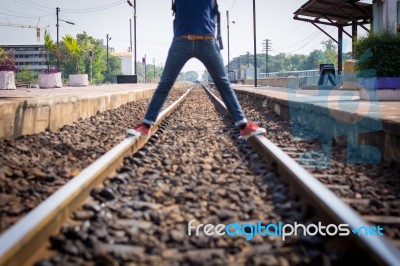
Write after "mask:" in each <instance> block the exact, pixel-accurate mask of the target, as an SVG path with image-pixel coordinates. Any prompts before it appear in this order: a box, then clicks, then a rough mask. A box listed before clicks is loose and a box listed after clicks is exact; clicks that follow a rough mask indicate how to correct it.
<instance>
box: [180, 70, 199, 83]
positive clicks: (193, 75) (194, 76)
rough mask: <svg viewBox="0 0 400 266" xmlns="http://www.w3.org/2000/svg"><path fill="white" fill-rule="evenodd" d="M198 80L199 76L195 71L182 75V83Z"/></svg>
mask: <svg viewBox="0 0 400 266" xmlns="http://www.w3.org/2000/svg"><path fill="white" fill-rule="evenodd" d="M198 79H199V74H197V72H196V71H187V72H185V73H183V81H196V80H198Z"/></svg>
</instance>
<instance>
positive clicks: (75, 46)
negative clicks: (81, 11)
mask: <svg viewBox="0 0 400 266" xmlns="http://www.w3.org/2000/svg"><path fill="white" fill-rule="evenodd" d="M62 39H63V42H64V44H65V47H66V48H67V50H68V52H69V54H70V55H71V56H72V58H73V59H75V66H76V74H79V59H80V55H81V52H82V48H81V46H80V45H79V43H78V42H77V40H76V39H75V38H74V37H72V36H71V35H69V34H67V35H65V36H64V37H63V38H62Z"/></svg>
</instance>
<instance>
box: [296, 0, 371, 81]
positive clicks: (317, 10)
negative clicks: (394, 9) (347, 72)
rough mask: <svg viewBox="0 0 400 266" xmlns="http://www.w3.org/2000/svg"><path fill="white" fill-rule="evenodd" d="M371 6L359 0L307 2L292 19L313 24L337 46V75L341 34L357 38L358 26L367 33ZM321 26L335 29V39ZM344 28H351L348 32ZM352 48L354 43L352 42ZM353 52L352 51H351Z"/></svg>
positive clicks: (340, 55) (339, 73) (340, 69)
mask: <svg viewBox="0 0 400 266" xmlns="http://www.w3.org/2000/svg"><path fill="white" fill-rule="evenodd" d="M372 10H373V8H372V4H368V3H362V2H360V1H359V0H309V1H308V2H306V3H305V4H304V5H302V6H301V7H300V8H299V9H298V10H297V11H296V12H294V17H293V19H295V20H300V21H305V22H309V23H311V24H313V25H314V26H315V27H317V28H318V29H319V30H321V31H322V32H323V33H325V34H326V35H327V36H328V37H329V38H331V39H332V40H333V41H334V42H336V43H337V45H338V66H337V69H338V75H341V73H342V70H343V60H342V59H343V34H346V35H347V36H349V37H350V38H352V39H355V38H357V30H358V26H360V27H362V28H363V29H364V30H366V31H368V32H369V29H368V28H367V27H366V25H368V24H369V25H371V24H372V19H373V11H372ZM321 25H328V26H332V27H337V30H338V31H337V32H338V34H337V38H335V37H334V36H331V35H330V34H329V33H327V32H326V31H325V30H324V29H323V28H322V27H321ZM346 27H351V31H350V32H349V31H348V30H347V29H346ZM353 48H354V42H353ZM353 51H354V49H353Z"/></svg>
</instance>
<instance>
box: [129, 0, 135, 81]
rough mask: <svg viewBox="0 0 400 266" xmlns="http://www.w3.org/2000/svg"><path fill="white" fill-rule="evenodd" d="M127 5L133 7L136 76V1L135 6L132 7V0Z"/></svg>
mask: <svg viewBox="0 0 400 266" xmlns="http://www.w3.org/2000/svg"><path fill="white" fill-rule="evenodd" d="M126 2H127V3H128V5H130V6H131V7H133V35H134V37H133V39H134V40H133V42H134V46H135V47H134V50H135V51H134V52H133V53H134V56H135V65H134V69H135V73H134V74H135V75H136V74H137V72H136V63H137V62H136V61H137V58H136V0H133V5H132V2H131V1H130V0H127V1H126ZM131 52H132V28H131Z"/></svg>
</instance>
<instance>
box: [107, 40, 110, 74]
mask: <svg viewBox="0 0 400 266" xmlns="http://www.w3.org/2000/svg"><path fill="white" fill-rule="evenodd" d="M109 40H111V37H108V33H107V82H109V81H110V66H109V63H108V41H109Z"/></svg>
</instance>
